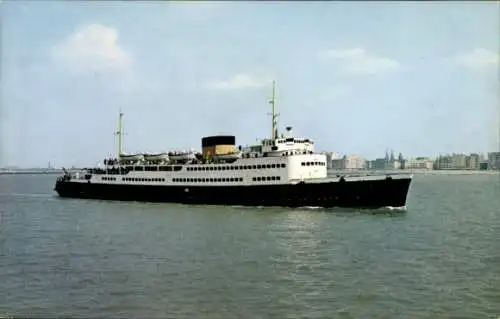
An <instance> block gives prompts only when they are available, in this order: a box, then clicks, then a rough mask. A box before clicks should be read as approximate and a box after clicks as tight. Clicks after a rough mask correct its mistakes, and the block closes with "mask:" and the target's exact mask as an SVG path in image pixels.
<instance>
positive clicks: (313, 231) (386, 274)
mask: <svg viewBox="0 0 500 319" xmlns="http://www.w3.org/2000/svg"><path fill="white" fill-rule="evenodd" d="M55 178H56V176H54V175H52V176H50V175H38V176H36V175H21V176H14V175H5V176H0V212H1V220H0V227H1V228H0V316H2V315H4V316H6V315H8V316H30V317H44V318H49V317H52V318H53V317H75V318H76V317H85V318H97V317H100V318H113V317H116V318H117V317H120V318H130V317H133V318H200V319H201V318H214V319H223V318H252V319H253V318H474V319H475V318H495V319H496V318H498V317H499V316H500V186H499V185H500V175H498V174H497V175H434V176H432V175H430V176H423V175H417V176H415V178H414V182H413V184H412V186H411V189H410V194H409V198H408V205H407V211H388V210H387V211H386V210H377V211H357V210H342V209H330V210H324V209H287V208H243V207H217V206H212V207H203V206H185V205H175V204H148V203H137V202H113V201H96V200H79V199H61V198H58V197H57V196H56V195H55V193H54V192H53V190H52V189H53V185H54V182H55Z"/></svg>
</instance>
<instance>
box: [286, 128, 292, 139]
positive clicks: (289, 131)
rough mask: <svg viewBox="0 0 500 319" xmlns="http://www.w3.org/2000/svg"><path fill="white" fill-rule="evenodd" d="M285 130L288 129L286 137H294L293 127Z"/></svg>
mask: <svg viewBox="0 0 500 319" xmlns="http://www.w3.org/2000/svg"><path fill="white" fill-rule="evenodd" d="M285 128H286V135H287V136H288V137H291V136H293V133H292V127H291V126H287V127H285Z"/></svg>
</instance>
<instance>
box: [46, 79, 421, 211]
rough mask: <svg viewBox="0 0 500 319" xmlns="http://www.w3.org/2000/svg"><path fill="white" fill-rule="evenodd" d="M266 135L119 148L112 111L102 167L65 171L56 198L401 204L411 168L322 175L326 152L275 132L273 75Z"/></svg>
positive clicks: (301, 204)
mask: <svg viewBox="0 0 500 319" xmlns="http://www.w3.org/2000/svg"><path fill="white" fill-rule="evenodd" d="M272 92H273V94H272V99H271V100H270V101H269V102H270V104H271V107H272V113H271V116H272V126H271V136H270V137H269V138H264V139H262V140H260V142H258V143H256V144H255V145H249V146H244V147H243V146H238V147H237V146H236V138H235V136H233V135H216V136H207V137H203V138H202V139H201V152H196V151H193V150H191V151H166V152H161V153H156V154H148V153H144V154H124V153H123V152H122V136H123V132H122V121H123V115H124V114H123V113H122V112H121V111H120V114H119V121H118V130H117V132H116V134H117V135H118V154H117V157H116V158H115V159H106V160H104V167H93V168H87V169H83V170H79V171H72V172H68V171H66V170H64V175H63V176H60V177H59V178H58V179H57V181H56V184H55V188H54V189H55V191H56V192H57V193H58V195H59V196H60V197H70V198H82V199H99V200H122V201H147V202H169V203H181V204H193V205H234V206H282V207H325V208H328V207H351V208H383V207H403V208H404V207H406V200H407V196H408V192H409V188H410V184H411V181H412V175H409V174H392V175H368V174H367V175H363V176H360V175H348V174H346V175H342V176H335V177H333V178H332V177H328V176H327V162H326V161H327V157H326V155H325V154H321V153H318V152H316V151H315V147H314V141H313V140H311V139H310V138H305V137H298V136H295V135H294V134H293V132H292V127H291V126H287V127H286V130H285V132H284V133H283V134H281V135H279V134H278V124H277V117H278V114H277V113H276V112H275V107H276V90H275V82H273V91H272Z"/></svg>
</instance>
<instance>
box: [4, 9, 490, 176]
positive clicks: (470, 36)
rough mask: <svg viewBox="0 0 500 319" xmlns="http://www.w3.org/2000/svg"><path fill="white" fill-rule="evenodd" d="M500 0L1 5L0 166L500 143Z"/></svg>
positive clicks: (431, 152) (417, 152) (445, 149)
mask: <svg viewBox="0 0 500 319" xmlns="http://www.w3.org/2000/svg"><path fill="white" fill-rule="evenodd" d="M499 9H500V8H499V3H498V2H493V1H491V2H465V1H461V2H400V3H398V2H347V1H346V2H342V1H339V2H326V1H324V2H284V1H283V2H260V1H256V2H231V1H226V2H185V3H182V2H160V1H151V2H148V1H138V2H119V1H109V2H97V1H88V2H87V1H57V2H50V1H9V0H4V1H2V3H1V4H0V10H1V11H0V14H1V69H0V75H1V95H0V96H1V105H0V129H1V137H2V138H1V139H0V167H2V166H9V165H16V166H19V167H46V166H47V165H48V162H49V161H50V162H51V163H52V165H55V166H56V167H61V166H64V167H68V166H72V165H75V166H80V167H81V166H90V165H94V164H96V163H97V162H99V161H100V162H102V160H103V159H104V158H105V157H109V156H113V155H114V154H116V152H117V138H116V135H115V134H114V132H115V131H116V128H117V118H118V113H119V110H120V108H121V109H122V110H123V112H124V114H125V115H124V131H125V135H124V151H125V152H127V153H134V152H163V151H166V150H169V149H189V148H193V149H196V150H199V149H201V138H202V137H203V136H210V135H215V134H231V135H235V136H236V143H237V144H238V145H248V144H253V143H255V142H256V139H257V138H266V137H268V136H269V135H270V134H271V118H270V116H269V115H268V113H269V112H270V106H269V103H268V100H269V98H270V97H271V91H272V90H271V89H272V85H271V83H272V80H276V83H277V98H278V99H277V110H278V112H279V113H280V117H279V118H278V122H279V125H280V131H284V127H285V126H287V125H290V126H292V127H293V132H294V133H295V134H296V135H297V136H301V137H308V138H312V139H313V140H315V143H316V150H318V151H333V152H337V153H340V154H358V155H362V156H365V157H367V158H376V157H383V156H384V155H385V151H386V149H393V150H394V152H395V153H396V154H398V153H399V152H402V153H403V156H405V157H414V156H437V155H439V154H445V153H452V152H457V153H458V152H466V153H469V152H488V151H497V150H499V147H500V145H499V144H500V132H499V131H500V129H499V127H500V120H499V118H500V83H499V52H500V48H499V42H500V40H499V37H500V36H499V30H500V23H499V15H498V12H499Z"/></svg>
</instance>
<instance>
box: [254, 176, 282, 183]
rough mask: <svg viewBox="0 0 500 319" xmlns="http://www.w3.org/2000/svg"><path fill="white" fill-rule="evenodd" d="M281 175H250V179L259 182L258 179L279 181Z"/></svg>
mask: <svg viewBox="0 0 500 319" xmlns="http://www.w3.org/2000/svg"><path fill="white" fill-rule="evenodd" d="M280 179H281V176H262V177H252V181H254V182H260V181H279V180H280Z"/></svg>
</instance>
